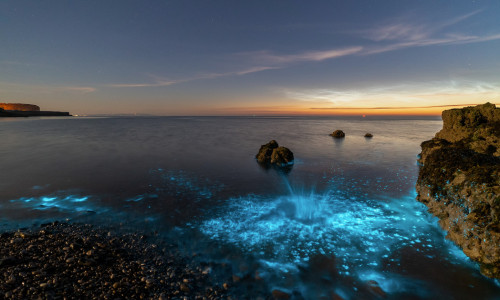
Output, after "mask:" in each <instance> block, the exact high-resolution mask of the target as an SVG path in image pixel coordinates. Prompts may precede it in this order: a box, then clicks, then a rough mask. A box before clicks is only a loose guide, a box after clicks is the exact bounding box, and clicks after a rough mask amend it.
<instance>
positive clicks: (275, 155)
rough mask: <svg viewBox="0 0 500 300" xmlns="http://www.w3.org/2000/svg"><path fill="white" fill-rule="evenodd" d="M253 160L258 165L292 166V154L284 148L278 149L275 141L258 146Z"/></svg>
mask: <svg viewBox="0 0 500 300" xmlns="http://www.w3.org/2000/svg"><path fill="white" fill-rule="evenodd" d="M255 158H256V159H257V161H258V162H259V163H260V164H264V165H276V166H278V167H286V166H289V165H292V164H293V161H294V157H293V152H292V151H290V149H288V148H286V147H280V146H279V145H278V143H277V142H276V141H275V140H272V141H270V142H269V143H267V144H265V145H262V146H260V149H259V152H258V153H257V155H255Z"/></svg>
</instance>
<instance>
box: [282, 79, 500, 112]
mask: <svg viewBox="0 0 500 300" xmlns="http://www.w3.org/2000/svg"><path fill="white" fill-rule="evenodd" d="M282 92H284V93H285V95H286V96H287V97H288V98H290V99H295V100H298V101H301V102H310V103H315V104H316V105H322V107H312V108H313V109H353V108H356V107H357V108H360V109H361V108H363V109H365V108H377V109H389V108H390V107H395V108H431V107H435V106H436V107H445V106H452V105H456V104H457V103H458V105H459V106H464V105H474V104H468V103H484V102H485V101H490V102H495V101H496V102H498V100H499V99H500V85H498V84H493V83H488V82H477V81H467V80H451V81H441V82H432V83H413V84H400V85H393V86H386V87H368V88H364V89H351V90H342V89H309V90H307V89H306V90H286V89H285V90H282ZM477 101H478V102H477ZM416 102H417V103H419V104H420V105H419V106H418V107H415V105H414V104H415V103H416ZM374 104H375V105H374Z"/></svg>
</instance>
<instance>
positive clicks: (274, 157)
mask: <svg viewBox="0 0 500 300" xmlns="http://www.w3.org/2000/svg"><path fill="white" fill-rule="evenodd" d="M271 163H272V164H276V165H278V166H280V167H284V166H286V165H290V164H293V153H292V151H290V150H289V149H288V148H286V147H278V148H275V149H274V150H273V153H272V154H271Z"/></svg>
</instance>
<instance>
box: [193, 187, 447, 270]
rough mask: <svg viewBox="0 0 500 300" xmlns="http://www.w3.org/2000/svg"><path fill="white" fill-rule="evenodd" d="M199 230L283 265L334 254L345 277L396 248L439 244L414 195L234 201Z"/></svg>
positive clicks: (294, 195) (334, 195) (303, 196)
mask: <svg viewBox="0 0 500 300" xmlns="http://www.w3.org/2000/svg"><path fill="white" fill-rule="evenodd" d="M200 228H201V230H202V232H204V233H205V234H207V235H209V236H210V237H212V238H214V239H218V240H221V241H224V242H229V243H234V244H236V245H238V246H239V247H241V248H242V249H246V250H247V251H249V252H252V253H261V254H262V256H263V257H267V258H269V257H272V258H273V259H278V260H281V261H283V262H285V261H294V262H296V263H300V262H304V261H307V260H308V259H309V257H310V256H312V255H314V254H316V253H321V254H334V255H335V256H336V257H337V258H340V259H341V260H342V261H343V262H342V268H341V269H342V272H343V273H345V274H349V273H350V272H353V271H356V270H357V269H363V268H365V267H367V266H373V267H376V266H378V265H379V264H380V260H381V259H382V258H387V257H389V255H390V254H391V252H392V251H393V250H394V248H395V247H404V246H408V245H417V244H418V245H419V246H420V248H421V249H422V250H421V251H425V250H426V249H431V248H433V247H434V245H435V244H436V241H437V240H441V239H442V236H439V235H436V224H435V220H433V219H431V218H429V217H427V216H426V215H425V208H424V207H423V205H421V204H419V203H418V202H416V201H415V195H414V194H412V195H408V196H406V197H402V198H398V199H390V200H382V201H381V200H380V199H379V200H376V199H366V198H362V197H361V198H360V197H357V196H355V195H352V194H350V193H348V191H342V190H336V189H332V190H330V191H326V192H324V193H323V194H316V193H314V192H309V193H305V194H304V193H303V192H299V193H297V192H295V191H293V192H292V193H291V194H289V195H284V196H257V195H248V196H245V197H239V198H233V199H230V200H229V201H228V208H227V210H224V211H223V212H220V215H219V216H217V217H215V218H212V219H208V220H206V221H204V222H203V223H202V224H201V225H200Z"/></svg>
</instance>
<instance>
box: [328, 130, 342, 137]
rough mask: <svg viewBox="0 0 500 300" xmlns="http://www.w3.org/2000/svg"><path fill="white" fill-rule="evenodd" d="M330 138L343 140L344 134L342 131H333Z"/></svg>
mask: <svg viewBox="0 0 500 300" xmlns="http://www.w3.org/2000/svg"><path fill="white" fill-rule="evenodd" d="M330 136H332V137H334V138H344V137H345V133H344V132H343V131H342V130H335V131H334V132H333V133H331V134H330Z"/></svg>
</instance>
